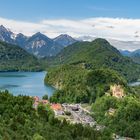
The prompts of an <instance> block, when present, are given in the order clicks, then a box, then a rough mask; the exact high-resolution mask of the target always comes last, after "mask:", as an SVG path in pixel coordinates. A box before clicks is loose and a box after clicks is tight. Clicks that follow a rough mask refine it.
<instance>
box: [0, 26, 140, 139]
mask: <svg viewBox="0 0 140 140" xmlns="http://www.w3.org/2000/svg"><path fill="white" fill-rule="evenodd" d="M1 28H4V27H1ZM3 30H6V29H3ZM9 33H10V34H11V35H13V34H12V33H11V32H9ZM11 35H9V36H11ZM20 37H23V35H22V34H20V35H19V36H18V39H19V40H18V41H19V42H18V43H19V44H20V43H21V44H20V45H21V46H17V45H14V44H16V43H15V42H12V40H9V41H6V42H3V41H1V42H0V59H1V61H0V71H1V72H0V90H1V93H0V97H1V98H0V100H1V101H0V112H1V114H2V117H1V118H0V125H1V129H0V136H2V137H4V136H5V134H3V131H4V130H5V129H6V136H7V137H10V136H11V137H12V139H13V138H15V139H17V140H18V139H19V138H20V139H23V140H24V139H25V138H28V137H40V138H42V137H43V138H44V137H45V138H46V137H47V138H48V137H49V139H52V140H53V139H54V138H57V137H60V139H62V137H67V138H68V139H75V138H80V139H84V138H85V139H86V138H87V139H92V138H93V137H95V139H97V138H99V139H107V140H112V139H115V137H120V138H121V137H125V138H127V137H129V138H134V139H139V138H140V135H139V128H140V127H139V125H140V124H139V116H140V114H139V113H140V112H139V110H140V102H139V99H140V95H139V91H140V90H139V86H138V85H137V83H135V84H134V85H131V86H129V84H128V83H133V82H136V81H137V80H138V79H140V65H139V63H137V62H136V61H134V59H132V57H128V56H124V55H122V53H121V52H120V51H119V50H117V49H116V48H115V47H114V46H112V45H111V44H110V43H109V42H108V41H107V40H105V39H102V38H98V39H95V40H94V41H92V42H87V41H76V40H75V39H73V38H71V37H70V36H68V35H60V36H59V37H57V38H55V39H54V40H53V41H52V39H49V38H48V37H46V36H45V35H43V34H41V33H36V34H35V35H33V36H32V37H30V38H27V37H25V36H24V37H23V38H24V39H25V40H26V41H27V42H28V43H27V44H28V45H27V44H26V45H25V42H24V39H20ZM21 40H22V41H21ZM20 41H21V42H20ZM44 41H47V44H48V43H49V45H50V46H49V47H46V43H45V42H44ZM7 42H9V43H11V44H9V43H7ZM54 42H55V43H54ZM40 43H41V44H40ZM22 45H23V46H22ZM67 45H68V46H67ZM25 46H26V48H24V47H25ZM31 46H32V47H31ZM52 46H53V47H52ZM62 46H63V47H62ZM51 48H53V49H51ZM54 48H55V49H54ZM38 51H39V53H37V52H38ZM44 56H45V57H44ZM42 57H43V58H42ZM5 90H6V91H5ZM3 99H5V100H3ZM9 101H10V102H11V103H12V106H11V105H9V104H8V102H9ZM7 104H8V106H7V107H6V106H5V105H7ZM85 105H86V107H88V108H90V109H87V108H86V107H83V106H85ZM124 106H125V108H124ZM4 108H6V109H5V110H4ZM9 110H10V111H9ZM16 110H18V111H19V113H17V114H16V115H13V114H12V112H16ZM6 112H9V113H8V115H7V116H5V113H6ZM122 112H123V113H122ZM29 114H30V115H29ZM9 117H10V118H11V117H12V120H9ZM15 117H16V118H15ZM126 118H127V119H126ZM2 120H5V122H3V121H2ZM27 120H28V122H26V121H27ZM15 121H16V122H17V123H16V124H15ZM108 122H109V123H108ZM44 124H45V125H44ZM32 125H33V126H36V125H37V127H32ZM58 127H61V129H62V130H63V132H62V131H61V132H60V129H58ZM131 127H133V129H134V130H133V132H132V131H131ZM19 128H22V129H20V130H19ZM30 128H34V130H32V131H31V132H28V131H29V130H28V129H30ZM26 129H27V130H26ZM38 129H39V130H40V131H41V130H42V132H38ZM72 129H73V130H74V131H73V130H72ZM22 130H24V132H22ZM47 130H48V131H49V133H47V134H45V132H46V131H47ZM51 130H55V131H54V134H53V133H52V131H51ZM81 131H82V132H83V134H82V135H81ZM14 132H16V133H14ZM79 132H80V133H79ZM75 133H76V134H75ZM29 139H30V138H29Z"/></svg>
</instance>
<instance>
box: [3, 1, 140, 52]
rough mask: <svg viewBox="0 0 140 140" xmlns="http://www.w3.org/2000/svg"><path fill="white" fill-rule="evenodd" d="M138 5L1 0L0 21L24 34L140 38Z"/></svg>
mask: <svg viewBox="0 0 140 140" xmlns="http://www.w3.org/2000/svg"><path fill="white" fill-rule="evenodd" d="M139 7H140V0H0V25H4V26H5V27H6V28H9V29H10V30H11V31H13V32H14V33H16V34H18V33H23V34H25V35H27V36H31V35H33V34H34V33H36V32H42V33H43V34H45V35H47V36H48V37H50V38H54V37H56V36H58V35H60V34H69V35H71V36H72V37H76V38H77V37H81V36H91V37H101V38H106V39H115V40H122V41H140V8H139ZM134 47H135V45H134ZM134 47H133V48H131V50H134V49H136V48H134ZM138 47H139V46H138ZM129 49H130V47H129Z"/></svg>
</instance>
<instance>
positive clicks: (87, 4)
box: [0, 0, 140, 21]
mask: <svg viewBox="0 0 140 140" xmlns="http://www.w3.org/2000/svg"><path fill="white" fill-rule="evenodd" d="M139 5H140V0H0V16H1V17H4V18H11V19H16V20H26V21H38V20H41V19H46V18H49V19H57V18H68V19H82V18H90V17H122V18H140V14H139V13H140V8H139Z"/></svg>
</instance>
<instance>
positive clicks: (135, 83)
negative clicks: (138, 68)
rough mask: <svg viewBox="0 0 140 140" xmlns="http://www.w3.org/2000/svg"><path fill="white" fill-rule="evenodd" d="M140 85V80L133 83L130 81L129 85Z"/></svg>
mask: <svg viewBox="0 0 140 140" xmlns="http://www.w3.org/2000/svg"><path fill="white" fill-rule="evenodd" d="M139 85H140V82H139V81H138V82H133V83H130V84H129V86H132V87H133V86H139Z"/></svg>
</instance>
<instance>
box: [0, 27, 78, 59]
mask: <svg viewBox="0 0 140 140" xmlns="http://www.w3.org/2000/svg"><path fill="white" fill-rule="evenodd" d="M0 40H1V41H4V42H7V43H11V44H16V45H19V46H20V47H22V48H24V49H25V50H27V51H28V52H29V53H32V54H34V55H36V56H38V57H45V56H54V55H56V54H57V53H59V52H60V51H61V50H62V49H63V48H64V47H66V46H68V45H70V44H73V43H75V42H76V40H75V39H74V38H72V37H71V36H69V35H60V36H58V37H56V38H54V39H51V38H49V37H47V36H46V35H44V34H41V33H40V32H38V33H36V34H34V35H33V36H31V37H27V36H25V35H23V34H22V33H19V34H14V33H13V32H11V31H10V30H9V29H6V28H5V27H4V26H3V25H1V26H0Z"/></svg>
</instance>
